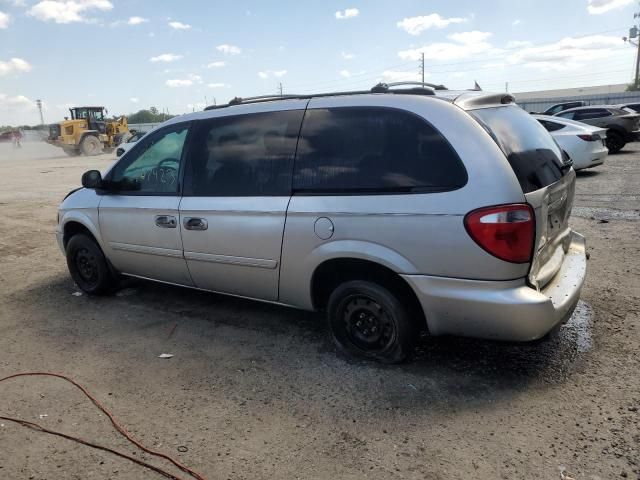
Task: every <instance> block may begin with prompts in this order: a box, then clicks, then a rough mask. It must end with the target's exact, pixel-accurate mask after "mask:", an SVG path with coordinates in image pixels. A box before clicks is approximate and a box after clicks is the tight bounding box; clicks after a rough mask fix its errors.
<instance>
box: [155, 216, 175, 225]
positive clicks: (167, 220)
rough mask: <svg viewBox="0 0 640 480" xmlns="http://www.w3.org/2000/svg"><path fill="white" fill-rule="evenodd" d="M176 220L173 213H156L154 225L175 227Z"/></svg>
mask: <svg viewBox="0 0 640 480" xmlns="http://www.w3.org/2000/svg"><path fill="white" fill-rule="evenodd" d="M177 225H178V221H177V220H176V217H174V216H173V215H156V227H160V228H176V226H177Z"/></svg>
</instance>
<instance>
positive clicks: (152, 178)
mask: <svg viewBox="0 0 640 480" xmlns="http://www.w3.org/2000/svg"><path fill="white" fill-rule="evenodd" d="M188 129H189V126H188V124H181V125H172V126H170V127H167V128H163V129H162V130H158V131H157V132H155V133H154V135H151V136H149V137H148V138H147V139H145V140H144V141H143V142H138V143H137V144H136V146H135V147H134V148H133V149H132V150H131V152H130V153H129V154H127V155H126V156H125V157H124V158H123V159H122V160H121V161H120V162H118V164H117V165H116V166H115V167H114V168H113V171H112V174H111V175H110V178H109V180H110V181H111V182H113V183H114V187H115V189H117V190H119V191H121V192H128V191H129V192H137V193H149V194H159V193H167V194H169V193H172V194H175V193H177V192H178V186H179V184H178V170H179V168H180V159H181V157H182V148H183V146H184V141H185V139H186V137H187V131H188Z"/></svg>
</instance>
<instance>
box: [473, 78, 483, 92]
mask: <svg viewBox="0 0 640 480" xmlns="http://www.w3.org/2000/svg"><path fill="white" fill-rule="evenodd" d="M473 83H474V85H473V90H474V91H476V92H481V91H482V87H481V86H480V85H478V82H476V81H475V80H474V81H473Z"/></svg>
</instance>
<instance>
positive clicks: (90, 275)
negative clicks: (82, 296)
mask: <svg viewBox="0 0 640 480" xmlns="http://www.w3.org/2000/svg"><path fill="white" fill-rule="evenodd" d="M66 255H67V267H69V273H70V274H71V278H73V280H74V281H75V282H76V284H77V285H78V287H80V289H81V290H82V291H83V292H86V293H88V294H90V295H101V294H104V293H108V292H110V291H111V290H112V289H113V288H114V287H115V286H116V284H117V281H116V279H115V278H114V276H113V274H112V273H111V270H110V269H109V265H108V264H107V260H106V258H105V256H104V254H103V253H102V250H101V249H100V247H99V246H98V244H97V243H96V242H95V241H94V240H93V239H91V238H89V237H88V236H87V235H84V234H77V235H74V236H73V237H71V239H70V240H69V242H68V243H67V247H66Z"/></svg>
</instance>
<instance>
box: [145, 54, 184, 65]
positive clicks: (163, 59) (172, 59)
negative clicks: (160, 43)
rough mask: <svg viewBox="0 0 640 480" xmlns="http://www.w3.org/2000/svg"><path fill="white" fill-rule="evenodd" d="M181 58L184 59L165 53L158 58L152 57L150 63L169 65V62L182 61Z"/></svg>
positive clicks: (180, 56)
mask: <svg viewBox="0 0 640 480" xmlns="http://www.w3.org/2000/svg"><path fill="white" fill-rule="evenodd" d="M181 58H182V55H176V54H175V53H163V54H162V55H158V56H157V57H151V58H150V59H149V61H150V62H153V63H157V62H164V63H169V62H175V61H176V60H180V59H181Z"/></svg>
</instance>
